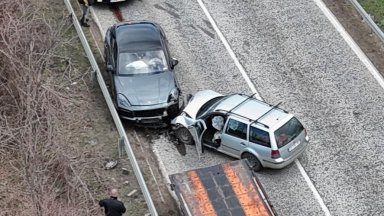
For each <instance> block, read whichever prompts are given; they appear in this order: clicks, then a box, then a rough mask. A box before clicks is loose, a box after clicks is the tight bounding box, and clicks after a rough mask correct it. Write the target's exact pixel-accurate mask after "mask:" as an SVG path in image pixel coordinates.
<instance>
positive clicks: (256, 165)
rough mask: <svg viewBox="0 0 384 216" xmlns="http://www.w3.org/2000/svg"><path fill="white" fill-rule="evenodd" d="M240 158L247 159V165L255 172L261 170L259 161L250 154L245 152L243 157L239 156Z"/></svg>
mask: <svg viewBox="0 0 384 216" xmlns="http://www.w3.org/2000/svg"><path fill="white" fill-rule="evenodd" d="M241 158H242V159H247V160H248V163H249V165H250V166H251V168H252V169H253V170H254V171H255V172H257V171H260V170H261V169H262V168H263V166H262V165H261V163H260V161H259V159H257V157H256V156H255V155H253V154H251V153H248V152H246V153H244V154H243V155H241Z"/></svg>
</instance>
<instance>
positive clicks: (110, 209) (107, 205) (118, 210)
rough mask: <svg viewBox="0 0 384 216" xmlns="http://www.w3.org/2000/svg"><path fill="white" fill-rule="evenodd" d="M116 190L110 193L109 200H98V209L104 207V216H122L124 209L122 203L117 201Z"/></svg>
mask: <svg viewBox="0 0 384 216" xmlns="http://www.w3.org/2000/svg"><path fill="white" fill-rule="evenodd" d="M117 195H118V193H117V189H112V190H111V191H110V196H111V197H110V198H108V199H103V200H100V202H99V205H100V207H104V212H105V216H122V215H123V214H124V213H125V211H126V209H125V206H124V203H123V202H121V201H119V200H118V199H117Z"/></svg>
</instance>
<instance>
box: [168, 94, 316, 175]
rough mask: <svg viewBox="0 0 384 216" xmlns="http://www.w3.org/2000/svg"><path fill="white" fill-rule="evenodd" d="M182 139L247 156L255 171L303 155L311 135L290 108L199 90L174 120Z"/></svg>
mask: <svg viewBox="0 0 384 216" xmlns="http://www.w3.org/2000/svg"><path fill="white" fill-rule="evenodd" d="M171 124H172V128H173V130H174V131H175V134H176V137H177V139H178V140H179V142H181V143H183V144H186V145H191V144H193V143H195V144H196V148H197V151H198V154H199V156H200V154H201V153H202V152H203V146H204V147H209V148H212V149H215V150H217V151H219V152H222V153H224V154H227V155H229V156H232V157H235V158H241V159H243V158H246V159H248V161H249V162H250V165H251V166H252V167H253V169H254V170H255V171H258V170H260V169H261V168H263V167H268V168H273V169H280V168H283V167H285V166H287V165H288V164H290V163H292V162H293V161H294V160H295V159H296V158H297V157H299V156H300V155H301V154H302V153H303V152H304V150H305V148H306V147H307V145H308V141H309V138H308V136H307V132H306V130H305V129H304V127H303V125H302V124H301V123H300V121H299V120H297V118H296V117H294V116H293V115H292V114H290V113H288V112H287V111H285V110H283V109H280V108H279V107H278V105H276V106H273V105H270V104H268V103H265V102H263V101H260V100H257V99H256V98H254V97H253V95H252V96H247V95H242V94H233V95H228V96H224V95H222V94H219V93H217V92H214V91H211V90H205V91H200V92H197V93H196V94H195V95H194V96H193V97H192V98H191V99H190V100H189V102H188V104H187V106H186V107H185V108H184V110H183V112H182V113H181V114H180V115H179V116H177V117H176V118H175V119H173V120H172V122H171Z"/></svg>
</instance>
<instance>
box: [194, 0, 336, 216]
mask: <svg viewBox="0 0 384 216" xmlns="http://www.w3.org/2000/svg"><path fill="white" fill-rule="evenodd" d="M197 2H198V3H199V5H200V7H201V9H202V10H203V11H204V14H205V15H206V17H207V18H208V20H209V22H210V23H211V25H212V28H213V29H214V30H215V32H216V33H217V35H218V36H219V38H220V40H221V42H222V43H223V44H224V46H225V48H226V50H227V51H228V53H229V55H230V56H231V58H232V60H233V61H234V62H235V65H236V66H237V68H238V69H239V71H240V73H241V74H242V75H243V77H244V79H245V81H246V82H247V84H248V86H249V87H250V88H251V90H252V92H253V93H256V98H257V99H260V100H263V99H262V97H261V96H260V94H259V92H258V91H257V90H256V87H255V85H254V84H253V83H252V81H251V79H250V78H249V76H248V74H247V73H246V72H245V69H244V67H243V66H242V65H241V63H240V62H239V60H238V59H237V57H236V55H235V53H234V52H233V50H232V48H231V46H230V45H229V43H228V41H227V39H226V38H225V37H224V35H223V33H222V32H221V31H220V29H219V28H218V27H217V25H216V22H215V20H214V19H213V17H212V16H211V14H210V13H209V11H208V9H207V8H206V7H205V5H204V3H203V2H202V0H197ZM295 164H296V165H297V167H298V169H299V171H300V173H301V175H302V176H303V178H304V180H305V181H306V183H307V185H308V187H309V188H310V189H311V191H312V193H313V194H314V196H315V199H316V200H317V202H318V203H319V205H320V207H321V209H322V210H323V211H324V213H325V215H326V216H330V215H331V214H330V212H329V209H328V207H327V206H326V205H325V204H324V201H323V199H322V198H321V196H320V194H319V192H318V191H317V189H316V187H315V186H314V185H313V183H312V181H311V179H310V178H309V176H308V174H307V173H306V171H305V170H304V168H303V166H302V165H301V163H300V161H299V160H297V159H296V160H295Z"/></svg>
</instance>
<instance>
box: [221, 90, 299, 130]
mask: <svg viewBox="0 0 384 216" xmlns="http://www.w3.org/2000/svg"><path fill="white" fill-rule="evenodd" d="M247 98H249V96H246V95H240V94H235V95H231V96H229V97H227V98H226V99H225V100H223V101H222V102H221V103H220V104H218V106H217V107H216V108H215V110H216V111H220V110H221V111H223V110H224V111H231V110H232V109H233V110H232V111H231V113H234V114H235V115H234V116H237V117H238V118H241V119H246V120H250V121H251V120H252V121H253V120H256V119H258V122H259V123H261V124H263V125H264V126H267V127H268V128H272V127H274V126H275V125H278V124H280V123H282V122H284V123H285V122H286V121H287V118H289V119H290V118H291V117H292V116H293V115H292V114H289V113H288V112H287V111H285V110H283V109H280V108H276V107H274V106H273V105H271V104H268V103H265V102H263V101H260V100H257V99H256V98H250V99H248V100H246V99H247ZM244 100H246V101H245V102H244V103H242V102H243V101H244ZM240 103H241V104H240ZM239 104H240V105H239ZM238 105H239V106H238ZM260 117H262V118H260ZM259 118H260V119H259Z"/></svg>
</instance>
